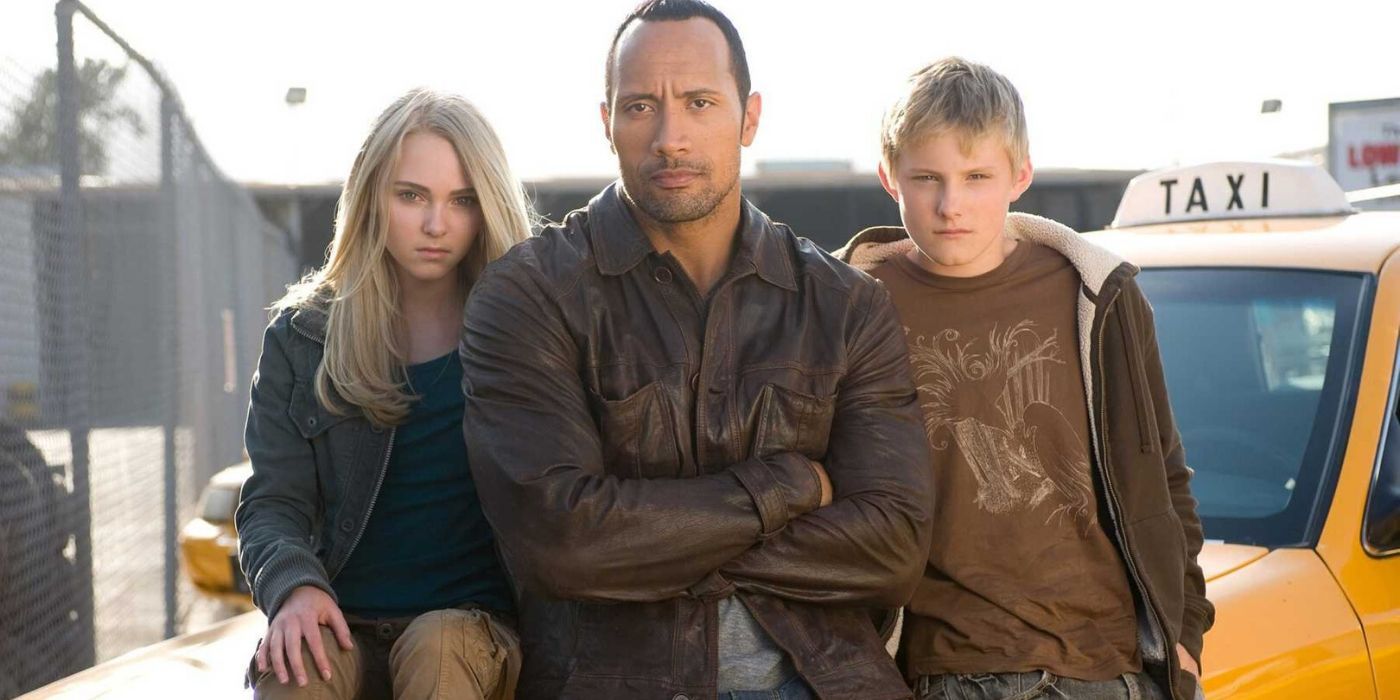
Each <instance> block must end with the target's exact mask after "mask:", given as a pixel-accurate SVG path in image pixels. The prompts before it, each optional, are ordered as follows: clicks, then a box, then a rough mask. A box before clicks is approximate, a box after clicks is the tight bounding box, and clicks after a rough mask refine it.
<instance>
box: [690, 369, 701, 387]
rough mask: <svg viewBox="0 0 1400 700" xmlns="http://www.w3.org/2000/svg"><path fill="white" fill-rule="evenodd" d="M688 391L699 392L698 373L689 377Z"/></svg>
mask: <svg viewBox="0 0 1400 700" xmlns="http://www.w3.org/2000/svg"><path fill="white" fill-rule="evenodd" d="M690 390H691V391H700V373H699V372H696V373H695V374H692V375H690Z"/></svg>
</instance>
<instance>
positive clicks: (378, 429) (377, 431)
mask: <svg viewBox="0 0 1400 700" xmlns="http://www.w3.org/2000/svg"><path fill="white" fill-rule="evenodd" d="M369 429H370V432H372V433H374V434H375V435H378V434H380V433H382V432H384V429H383V428H381V427H379V426H378V425H371V426H369Z"/></svg>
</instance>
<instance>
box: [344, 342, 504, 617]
mask: <svg viewBox="0 0 1400 700" xmlns="http://www.w3.org/2000/svg"><path fill="white" fill-rule="evenodd" d="M407 377H408V383H409V387H410V389H409V390H410V392H411V393H414V394H417V395H418V396H420V397H421V398H420V399H419V400H418V401H417V402H416V403H414V405H413V408H412V410H411V412H410V413H409V416H408V420H407V421H405V422H404V423H403V424H402V425H400V426H399V427H398V429H397V430H396V431H395V433H394V443H393V448H392V451H391V453H390V455H389V467H388V471H387V472H386V473H385V475H384V483H383V484H382V485H381V486H380V488H379V498H378V499H377V500H376V501H375V504H374V510H373V511H372V512H371V513H370V517H369V524H368V525H366V526H365V531H364V535H363V536H362V537H361V538H360V543H359V545H357V546H356V547H355V551H354V552H352V553H351V555H350V560H349V561H348V562H346V564H345V567H344V568H343V569H342V570H341V571H340V573H339V574H338V575H337V576H336V578H335V580H334V581H332V582H331V587H332V588H334V589H335V593H336V596H337V597H338V598H339V599H340V607H341V609H342V610H344V611H345V612H347V613H350V614H353V615H358V616H360V617H369V618H382V617H406V616H411V615H419V614H421V613H424V612H427V611H429V610H441V609H444V608H452V607H456V606H459V605H463V604H465V603H475V604H476V605H479V606H481V607H484V608H489V609H491V610H496V611H505V612H510V611H512V610H513V608H514V606H513V604H512V598H511V594H510V588H509V585H508V584H507V582H506V578H505V574H504V572H503V570H502V568H501V565H500V562H499V561H498V560H497V559H496V549H495V544H494V536H493V535H492V532H491V526H490V525H489V524H488V523H487V522H486V516H485V515H484V514H483V513H482V512H481V501H480V500H479V498H478V496H477V491H476V484H475V483H474V482H473V481H472V477H471V472H470V470H468V468H467V446H466V441H465V440H464V439H463V435H462V409H463V397H462V388H461V387H462V363H461V362H459V361H458V359H457V353H455V352H453V353H450V354H448V355H444V356H443V357H439V358H437V359H436V360H430V361H428V362H424V363H421V364H416V365H410V366H409V367H408V368H407ZM373 487H374V484H352V485H351V488H365V489H369V488H373Z"/></svg>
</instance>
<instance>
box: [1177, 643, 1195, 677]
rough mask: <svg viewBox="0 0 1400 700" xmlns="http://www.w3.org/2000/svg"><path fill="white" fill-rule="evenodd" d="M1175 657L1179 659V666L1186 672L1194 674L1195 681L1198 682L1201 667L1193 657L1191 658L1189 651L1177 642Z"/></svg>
mask: <svg viewBox="0 0 1400 700" xmlns="http://www.w3.org/2000/svg"><path fill="white" fill-rule="evenodd" d="M1176 658H1178V659H1180V660H1181V667H1182V668H1183V669H1185V670H1186V672H1187V673H1189V674H1191V675H1193V676H1195V677H1196V682H1197V683H1200V681H1201V667H1200V665H1199V664H1197V663H1196V660H1195V659H1193V658H1191V652H1188V651H1186V647H1184V646H1181V645H1180V644H1178V645H1176Z"/></svg>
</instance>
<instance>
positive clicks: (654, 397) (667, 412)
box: [592, 382, 680, 479]
mask: <svg viewBox="0 0 1400 700" xmlns="http://www.w3.org/2000/svg"><path fill="white" fill-rule="evenodd" d="M592 398H593V403H594V409H593V410H594V412H595V414H596V416H597V421H598V433H599V436H600V437H601V438H602V443H603V468H604V469H605V470H606V471H607V473H609V474H612V475H614V476H617V477H619V478H624V479H640V478H656V477H675V476H679V475H680V452H679V450H677V448H676V435H675V426H674V423H673V420H672V416H673V415H674V414H673V412H672V409H671V403H670V401H668V400H667V398H666V392H665V391H664V390H663V388H662V386H661V384H660V382H652V383H650V384H648V385H646V386H644V387H642V388H640V389H638V390H637V391H636V392H634V393H633V394H632V395H631V396H628V397H626V398H623V399H618V400H615V401H614V400H611V399H605V398H603V397H601V396H597V395H594V396H593V397H592Z"/></svg>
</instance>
